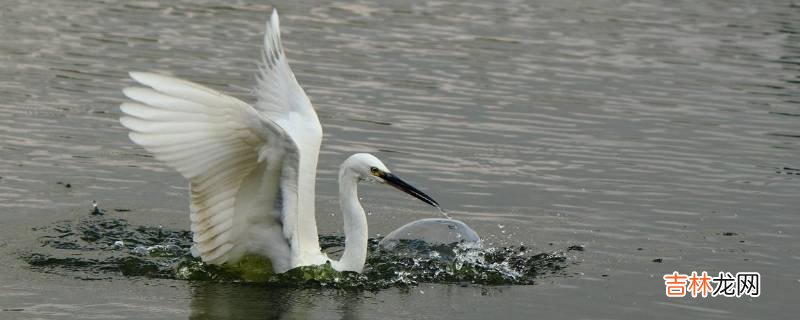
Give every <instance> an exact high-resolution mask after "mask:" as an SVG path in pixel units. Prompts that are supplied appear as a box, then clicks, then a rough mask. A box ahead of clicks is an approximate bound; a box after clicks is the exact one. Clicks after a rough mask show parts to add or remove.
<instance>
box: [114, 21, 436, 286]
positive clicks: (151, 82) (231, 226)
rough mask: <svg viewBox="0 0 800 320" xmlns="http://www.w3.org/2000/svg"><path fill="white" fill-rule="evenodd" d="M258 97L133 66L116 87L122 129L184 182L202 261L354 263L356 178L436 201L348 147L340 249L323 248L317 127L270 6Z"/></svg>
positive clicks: (360, 218)
mask: <svg viewBox="0 0 800 320" xmlns="http://www.w3.org/2000/svg"><path fill="white" fill-rule="evenodd" d="M259 69H260V72H259V74H258V85H257V102H256V103H255V105H249V104H247V103H245V102H243V101H241V100H239V99H236V98H234V97H231V96H228V95H225V94H222V93H219V92H217V91H215V90H212V89H209V88H207V87H205V86H202V85H199V84H195V83H192V82H188V81H185V80H180V79H176V78H172V77H168V76H164V75H159V74H154V73H143V72H132V73H131V74H130V75H131V77H132V78H133V79H134V80H136V81H137V82H138V83H140V84H142V85H144V86H146V87H147V88H143V87H131V88H125V89H124V90H123V92H124V94H125V96H127V97H128V98H130V99H131V100H133V101H134V102H126V103H123V104H122V105H121V106H120V109H121V110H122V112H123V113H124V114H125V115H124V116H122V117H121V118H120V122H121V123H122V125H124V126H125V127H127V128H128V129H130V130H131V132H130V134H129V135H130V138H131V140H133V142H135V143H137V144H139V145H141V146H142V147H144V148H145V149H146V150H147V151H149V152H151V153H152V154H153V155H154V156H155V157H156V158H157V159H158V160H161V161H163V162H165V163H167V164H168V165H169V166H171V167H173V168H174V169H176V170H177V171H178V172H180V173H181V175H183V176H184V177H185V178H186V179H188V180H189V182H190V193H191V194H190V198H191V199H190V211H191V215H190V218H191V230H192V233H193V242H194V244H193V246H192V254H194V255H195V256H198V257H200V258H201V259H202V260H203V261H204V262H206V263H210V264H224V263H228V262H230V263H235V262H236V261H238V260H240V259H241V258H242V257H244V256H245V255H249V254H255V255H258V256H262V257H265V258H268V259H269V260H270V262H271V264H272V268H273V271H274V272H277V273H282V272H285V271H287V270H289V269H292V268H295V267H298V266H306V265H319V264H324V263H326V262H328V261H330V262H331V265H332V267H333V268H334V269H336V270H339V271H345V270H346V271H356V272H361V271H362V269H363V268H364V262H365V260H366V256H367V239H368V238H367V220H366V216H365V214H364V209H363V208H362V207H361V204H360V203H359V201H358V195H357V188H356V185H357V183H358V182H359V181H361V180H368V179H369V180H376V181H378V182H381V183H387V184H389V185H392V186H394V187H396V188H398V189H400V190H402V191H405V192H406V193H408V194H410V195H412V196H414V197H416V198H418V199H420V200H422V201H424V202H425V203H427V204H430V205H432V206H436V207H438V206H439V205H438V203H436V201H434V200H433V199H432V198H431V197H430V196H428V195H426V194H425V193H423V192H422V191H419V190H417V189H416V188H414V187H412V186H410V185H409V184H407V183H405V182H403V180H401V179H400V178H398V177H397V176H395V175H393V174H392V173H391V172H390V171H389V169H388V168H387V167H386V166H385V165H384V164H383V163H382V162H381V161H380V160H378V158H376V157H374V156H372V155H369V154H364V153H359V154H355V155H352V156H350V157H349V158H348V159H347V160H345V161H344V163H343V164H342V165H341V168H340V170H339V197H340V206H341V210H342V213H343V217H344V233H345V249H344V253H343V254H342V256H341V259H340V260H338V261H333V260H331V259H329V258H328V257H327V256H326V255H325V254H323V253H322V251H321V250H320V246H319V240H318V238H317V226H316V221H315V217H314V213H315V212H314V185H315V178H316V170H317V158H318V155H319V147H320V143H321V141H322V127H321V125H320V123H319V119H318V118H317V114H316V112H315V111H314V108H313V107H312V105H311V102H310V101H309V99H308V97H307V96H306V94H305V92H304V91H303V89H302V88H301V87H300V85H299V84H298V83H297V80H296V79H295V77H294V74H293V73H292V70H291V69H290V68H289V64H288V62H287V59H286V54H285V53H284V51H283V45H282V44H281V38H280V29H279V23H278V13H277V11H275V10H273V12H272V16H271V18H270V20H269V22H268V23H267V30H266V34H265V36H264V48H263V52H262V63H261V65H260V68H259Z"/></svg>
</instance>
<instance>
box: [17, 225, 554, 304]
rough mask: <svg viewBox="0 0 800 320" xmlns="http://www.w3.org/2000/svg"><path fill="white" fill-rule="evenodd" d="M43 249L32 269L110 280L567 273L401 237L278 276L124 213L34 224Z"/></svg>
mask: <svg viewBox="0 0 800 320" xmlns="http://www.w3.org/2000/svg"><path fill="white" fill-rule="evenodd" d="M35 230H36V231H37V232H40V233H42V236H41V237H40V238H39V239H40V241H41V244H42V250H41V252H32V253H27V254H25V255H24V256H23V259H25V260H26V261H27V262H28V264H29V265H30V266H31V267H32V268H36V269H39V270H42V271H45V272H51V273H58V274H65V275H74V276H76V277H78V278H81V279H87V280H97V279H109V278H113V277H114V276H117V275H120V274H121V275H123V276H130V277H148V278H166V279H183V280H201V281H223V282H241V281H247V282H265V283H268V284H270V285H276V286H295V287H296V286H313V287H336V288H365V289H378V288H386V287H391V286H409V285H415V284H417V283H420V282H428V283H459V284H463V283H472V284H486V285H509V284H533V283H534V282H535V281H536V280H537V279H540V278H542V277H545V276H551V275H565V274H566V273H565V272H564V268H565V267H566V266H567V265H568V260H567V255H566V252H564V251H562V252H544V253H535V252H533V251H532V250H531V249H530V248H528V247H525V246H519V247H504V248H483V247H481V246H480V245H477V244H474V243H473V244H464V243H462V244H451V245H436V246H432V245H428V244H427V243H425V242H422V241H413V240H412V241H405V240H404V241H402V242H401V243H399V244H398V245H395V246H394V247H393V248H392V249H391V250H387V249H384V248H381V246H379V245H378V241H379V240H380V239H370V241H369V247H370V248H369V256H368V257H367V263H366V267H365V269H364V272H363V273H361V274H359V273H354V272H338V271H335V270H333V268H331V266H330V264H327V265H321V266H306V267H299V268H295V269H292V270H290V271H289V272H286V273H283V274H274V273H272V272H271V269H272V268H271V265H270V263H269V261H268V260H266V259H263V258H260V257H257V256H246V257H245V258H244V259H242V260H241V261H240V262H238V263H236V264H233V265H225V266H216V265H207V264H205V263H203V262H202V261H200V260H199V259H197V258H194V257H192V256H191V254H190V253H189V249H190V247H191V239H192V237H191V232H189V231H179V230H168V229H164V228H161V227H151V226H132V225H130V224H129V223H128V222H127V221H126V220H124V219H113V218H106V217H102V216H89V217H85V218H82V219H81V220H79V221H77V222H69V221H63V222H60V223H57V224H55V225H53V226H48V227H41V228H36V229H35ZM343 244H344V238H343V237H337V236H321V237H320V245H321V247H322V248H323V250H324V251H326V252H328V253H329V254H331V255H335V253H336V252H337V250H339V249H341V247H342V245H343Z"/></svg>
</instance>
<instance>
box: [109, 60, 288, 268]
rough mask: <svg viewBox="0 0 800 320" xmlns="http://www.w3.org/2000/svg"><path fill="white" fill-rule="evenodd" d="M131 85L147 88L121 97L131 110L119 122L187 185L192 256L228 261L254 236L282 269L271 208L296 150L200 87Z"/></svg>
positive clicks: (137, 76) (284, 253) (155, 81)
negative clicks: (185, 181)
mask: <svg viewBox="0 0 800 320" xmlns="http://www.w3.org/2000/svg"><path fill="white" fill-rule="evenodd" d="M131 77H133V79H134V80H136V81H138V82H139V83H141V84H143V85H146V86H148V87H150V88H138V87H134V88H126V89H124V90H123V92H124V93H125V95H126V96H127V97H128V98H130V99H132V100H134V101H136V102H127V103H123V104H122V106H121V107H120V108H121V110H122V111H123V112H124V113H125V114H126V116H123V117H121V118H120V122H121V123H122V124H123V125H124V126H125V127H127V128H128V129H130V130H131V133H130V138H131V140H133V141H134V142H136V143H137V144H139V145H141V146H143V147H144V148H145V149H147V150H148V151H150V152H151V153H153V155H155V157H156V158H157V159H159V160H161V161H164V162H166V163H167V164H169V165H170V166H171V167H173V168H175V169H176V170H178V172H180V173H181V174H182V175H183V176H184V177H185V178H186V179H188V180H189V182H190V187H191V220H192V231H193V234H194V235H193V240H194V247H193V251H194V252H195V253H196V254H197V255H198V256H200V257H202V259H203V261H206V262H209V263H224V262H227V261H231V260H235V259H238V258H239V257H241V255H242V254H243V253H246V252H249V251H253V249H254V244H252V243H250V242H252V241H254V240H255V239H253V238H252V237H251V235H250V234H251V233H252V232H255V231H261V232H265V233H272V234H273V235H272V237H271V238H269V237H267V236H266V235H263V234H262V235H260V237H263V238H264V239H263V240H271V243H269V244H268V245H269V246H270V248H266V249H265V248H260V249H261V251H262V252H258V253H260V254H264V255H267V256H269V257H270V258H271V259H272V260H274V261H273V264H275V265H276V267H278V266H281V267H282V266H288V265H289V263H290V258H291V257H290V252H291V250H290V248H289V242H288V240H287V239H286V238H285V237H284V235H283V232H282V219H281V215H282V214H281V211H280V209H281V208H282V206H281V205H280V204H277V203H275V201H276V199H277V198H278V196H277V194H278V192H279V189H280V183H279V181H280V179H281V173H282V171H283V170H282V167H283V166H284V165H287V166H291V165H292V164H291V163H288V162H289V161H285V160H290V161H291V160H292V159H296V156H293V155H292V154H296V148H295V147H294V143H293V142H292V141H291V139H288V136H287V135H286V133H285V132H284V130H283V129H281V128H280V127H279V126H278V125H276V124H274V123H272V122H271V121H269V120H267V119H265V118H263V117H261V116H259V115H258V113H257V112H256V111H255V110H254V109H253V108H252V107H250V106H249V105H247V104H246V103H244V102H242V101H240V100H238V99H235V98H232V97H230V96H226V95H223V94H221V93H219V92H216V91H214V90H211V89H208V88H206V87H203V86H200V85H197V84H194V83H191V82H187V81H183V80H179V79H175V78H171V77H167V76H162V75H157V74H151V73H131ZM259 153H261V154H262V158H263V159H259ZM287 155H289V156H287ZM259 160H261V161H259ZM294 161H295V165H296V161H297V160H294ZM295 179H296V177H295ZM261 192H264V193H263V194H261ZM254 228H257V230H256V229H254ZM276 235H277V236H276Z"/></svg>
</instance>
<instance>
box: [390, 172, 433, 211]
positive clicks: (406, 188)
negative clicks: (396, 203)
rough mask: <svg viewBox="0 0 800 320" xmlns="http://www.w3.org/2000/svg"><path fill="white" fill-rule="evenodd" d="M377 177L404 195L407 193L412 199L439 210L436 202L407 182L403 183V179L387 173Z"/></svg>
mask: <svg viewBox="0 0 800 320" xmlns="http://www.w3.org/2000/svg"><path fill="white" fill-rule="evenodd" d="M379 177H381V178H382V179H383V180H384V181H386V183H388V184H389V185H390V186H392V187H395V188H397V189H398V190H400V191H403V192H405V193H408V194H410V195H412V196H414V198H417V199H420V200H422V202H425V203H427V204H429V205H432V206H434V207H437V208H439V203H438V202H436V200H433V198H431V196H429V195H427V194H425V193H424V192H422V191H419V189H417V188H414V187H413V186H411V185H410V184H408V183H407V182H405V181H403V179H400V178H398V177H397V176H396V175H393V174H391V173H389V172H381V174H380V175H379Z"/></svg>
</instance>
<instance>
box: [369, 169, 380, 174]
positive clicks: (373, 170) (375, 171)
mask: <svg viewBox="0 0 800 320" xmlns="http://www.w3.org/2000/svg"><path fill="white" fill-rule="evenodd" d="M369 172H371V173H372V175H375V176H377V175H378V173H379V172H381V171H380V170H378V168H375V167H372V168H369Z"/></svg>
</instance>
